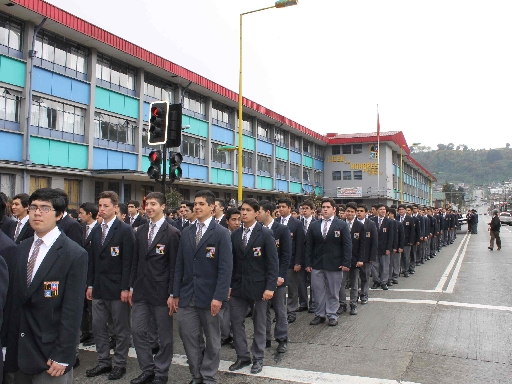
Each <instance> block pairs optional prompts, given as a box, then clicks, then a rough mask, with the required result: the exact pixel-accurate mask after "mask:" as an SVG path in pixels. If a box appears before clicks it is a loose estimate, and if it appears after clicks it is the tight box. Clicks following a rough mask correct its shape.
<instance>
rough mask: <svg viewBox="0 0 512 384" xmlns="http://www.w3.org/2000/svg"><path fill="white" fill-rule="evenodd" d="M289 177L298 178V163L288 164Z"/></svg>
mask: <svg viewBox="0 0 512 384" xmlns="http://www.w3.org/2000/svg"><path fill="white" fill-rule="evenodd" d="M290 179H292V180H296V181H298V180H300V165H295V164H290Z"/></svg>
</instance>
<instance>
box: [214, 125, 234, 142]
mask: <svg viewBox="0 0 512 384" xmlns="http://www.w3.org/2000/svg"><path fill="white" fill-rule="evenodd" d="M212 140H215V141H220V142H222V143H226V144H229V145H234V143H235V132H233V131H232V130H231V129H226V128H223V127H219V126H218V125H212Z"/></svg>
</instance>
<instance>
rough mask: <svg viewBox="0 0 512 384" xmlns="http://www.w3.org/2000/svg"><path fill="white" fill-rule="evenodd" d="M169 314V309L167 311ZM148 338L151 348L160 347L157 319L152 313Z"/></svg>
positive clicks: (149, 320)
mask: <svg viewBox="0 0 512 384" xmlns="http://www.w3.org/2000/svg"><path fill="white" fill-rule="evenodd" d="M167 313H169V309H167ZM148 338H149V344H150V345H151V348H156V347H158V346H159V345H160V341H159V340H158V332H157V325H156V319H155V316H154V314H153V313H152V312H151V313H150V314H149V319H148Z"/></svg>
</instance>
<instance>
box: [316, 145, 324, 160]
mask: <svg viewBox="0 0 512 384" xmlns="http://www.w3.org/2000/svg"><path fill="white" fill-rule="evenodd" d="M324 152H325V151H324V148H323V147H321V146H319V145H315V156H316V157H319V158H321V159H323V158H324Z"/></svg>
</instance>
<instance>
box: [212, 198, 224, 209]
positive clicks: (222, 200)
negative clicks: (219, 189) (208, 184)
mask: <svg viewBox="0 0 512 384" xmlns="http://www.w3.org/2000/svg"><path fill="white" fill-rule="evenodd" d="M215 201H218V202H219V205H220V206H221V207H222V208H224V207H225V206H226V202H225V201H224V199H215ZM214 204H215V203H214Z"/></svg>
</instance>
